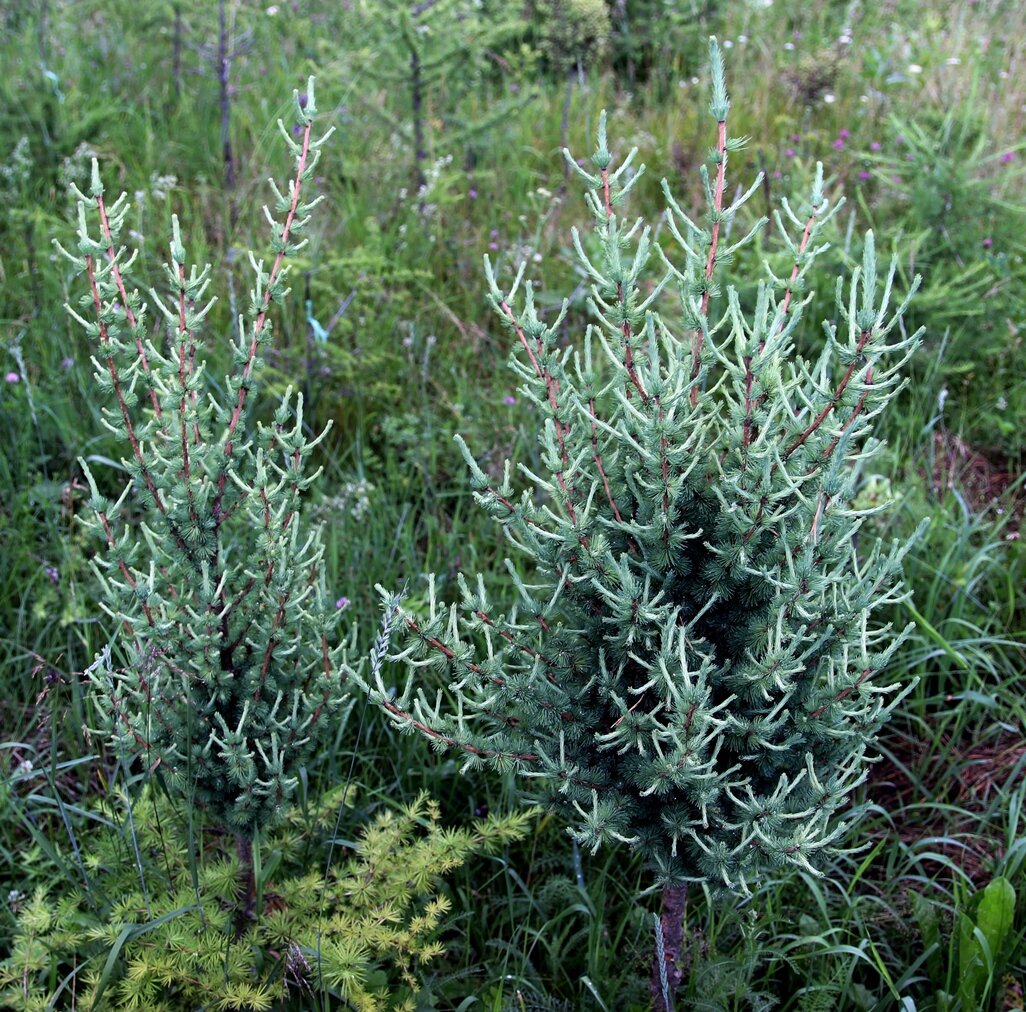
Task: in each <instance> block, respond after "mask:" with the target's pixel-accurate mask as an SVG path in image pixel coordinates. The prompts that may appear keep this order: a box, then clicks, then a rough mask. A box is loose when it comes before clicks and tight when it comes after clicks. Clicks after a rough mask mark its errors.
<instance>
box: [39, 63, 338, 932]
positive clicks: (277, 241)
mask: <svg viewBox="0 0 1026 1012" xmlns="http://www.w3.org/2000/svg"><path fill="white" fill-rule="evenodd" d="M313 89H314V82H313V79H312V78H311V79H310V82H309V84H308V88H307V92H306V94H305V95H303V96H300V95H299V93H298V92H297V93H296V94H295V108H296V112H297V115H298V118H299V122H300V124H301V125H302V135H301V136H299V137H296V138H293V137H292V136H290V134H289V132H288V130H287V129H286V128H285V126H284V125H283V124H282V123H281V121H280V120H279V127H280V129H281V133H282V136H283V137H284V138H285V143H286V144H287V146H288V149H289V151H290V152H291V154H292V156H293V158H294V160H295V171H294V175H293V177H292V179H291V180H290V181H289V183H288V186H287V187H286V188H285V190H284V191H283V190H282V189H280V188H279V187H278V186H277V185H276V184H275V183H274V181H273V180H272V181H271V187H272V190H273V192H274V198H275V199H274V214H272V212H271V210H270V209H269V208H267V207H265V208H264V214H265V215H266V217H267V219H268V221H269V223H270V231H271V242H270V245H271V250H272V252H273V254H274V259H273V262H272V263H271V266H270V267H269V268H268V266H266V264H265V261H264V260H262V259H259V260H258V259H257V258H256V257H255V256H254V255H253V254H252V253H250V255H249V261H250V264H251V266H252V269H253V287H252V289H251V291H250V293H249V295H250V297H249V305H248V307H247V308H246V310H245V312H242V313H240V314H239V316H238V319H237V321H236V326H237V335H236V337H235V339H234V342H233V347H232V374H231V375H229V376H226V377H225V380H224V386H223V392H220V391H218V390H217V388H216V387H215V386H214V385H213V384H211V383H209V382H208V380H207V377H206V373H205V363H204V361H203V359H202V358H201V357H200V355H199V350H200V342H201V336H200V335H201V328H202V327H203V324H204V321H205V318H206V317H207V315H208V313H209V312H210V309H211V307H212V306H213V304H214V301H215V300H214V299H213V298H209V299H208V296H207V289H208V287H209V285H210V281H211V268H210V266H209V265H208V266H206V267H204V268H203V269H202V270H200V269H198V268H197V267H196V266H191V267H187V258H186V250H185V246H184V245H183V242H182V238H181V231H180V228H179V224H178V219H177V218H176V217H173V218H172V223H171V242H170V261H169V263H167V264H166V265H165V267H164V274H165V279H166V285H165V290H164V291H163V292H158V291H156V290H155V289H152V288H151V289H150V291H149V296H150V300H149V301H150V304H151V305H153V306H155V307H156V310H157V312H158V313H159V314H160V316H161V317H162V318H163V321H164V323H165V325H166V331H167V342H166V344H165V343H161V342H157V341H155V340H154V339H152V338H151V337H150V332H151V328H150V324H149V316H148V312H147V308H148V307H147V300H146V299H145V298H144V297H143V296H142V295H141V294H140V292H139V291H138V290H137V289H134V288H132V287H131V285H132V281H131V278H132V268H133V266H134V264H135V261H136V253H135V252H132V253H131V254H129V253H128V252H127V250H126V248H125V247H124V246H123V245H122V243H121V236H122V231H123V229H124V225H125V221H126V218H127V215H128V211H129V204H128V202H127V199H126V197H125V195H124V194H122V195H121V196H120V197H119V198H118V199H117V200H116V201H115V202H114V203H113V204H110V205H108V204H107V203H106V202H105V200H104V193H105V191H104V186H103V183H102V182H101V179H100V172H99V167H98V165H97V162H96V161H95V160H94V161H93V167H92V182H91V185H90V187H89V192H88V193H83V192H82V191H81V190H79V189H77V188H75V189H74V194H75V196H76V197H77V199H78V221H79V226H78V243H77V245H76V246H75V247H74V250H73V251H68V250H66V249H64V248H63V247H62V246H60V245H59V244H57V248H58V249H59V250H60V251H61V252H62V253H63V254H64V256H65V257H66V258H67V259H68V260H69V261H70V262H71V263H72V265H73V266H74V267H75V269H76V271H77V272H79V273H81V274H84V275H85V277H86V279H87V291H86V293H85V294H84V295H83V297H82V300H81V303H80V309H73V308H71V307H70V306H69V307H68V311H69V312H70V313H71V315H72V316H73V317H74V318H75V319H76V320H77V321H78V322H79V323H80V324H81V325H82V327H83V329H84V330H85V331H86V333H87V334H88V335H89V337H90V338H91V339H92V340H93V341H95V342H96V343H97V347H96V353H95V355H94V357H93V364H94V366H95V370H96V380H97V383H98V385H99V387H100V390H101V391H102V392H103V393H104V394H105V395H107V397H108V398H111V399H112V400H113V405H112V406H110V407H105V408H104V424H105V425H106V427H107V428H108V429H110V431H111V432H113V433H114V434H115V435H116V436H117V437H118V438H119V439H121V440H123V441H124V442H125V443H127V445H128V448H129V450H130V453H129V455H128V457H127V459H125V460H124V461H123V464H124V467H125V469H126V471H127V472H128V474H129V476H130V479H131V480H130V482H129V483H128V485H127V486H126V487H125V489H124V491H123V492H122V493H121V494H120V496H119V497H118V498H117V500H116V501H113V502H112V501H111V500H110V499H108V498H107V497H106V496H105V495H103V494H101V492H100V491H99V487H98V483H97V481H96V479H95V478H94V477H93V475H92V473H91V471H90V469H89V467H88V465H87V464H86V462H85V461H84V460H80V463H81V466H82V469H83V471H84V473H85V476H86V479H87V481H88V483H89V488H90V491H91V498H90V499H89V506H90V509H91V511H92V512H93V514H94V516H93V518H92V519H91V520H90V521H88V523H89V525H90V526H91V527H92V528H93V529H94V530H95V531H96V532H97V533H98V535H99V537H100V540H101V541H102V543H103V545H104V551H103V553H102V554H101V555H100V556H99V557H98V558H97V560H96V563H95V565H96V569H97V572H98V574H99V576H100V579H101V581H102V586H103V591H104V595H105V605H104V608H105V610H106V611H107V613H108V614H109V615H110V616H111V617H112V618H114V619H115V620H116V621H117V622H118V624H119V628H120V634H121V637H122V640H123V645H124V651H125V655H126V665H125V667H124V668H122V669H120V670H114V671H111V670H110V667H109V666H104V665H99V664H98V665H94V666H93V668H92V669H91V674H90V677H91V679H92V687H93V690H94V697H95V699H96V701H97V703H98V708H99V711H100V713H101V715H102V732H103V733H104V734H105V735H106V736H107V737H108V738H109V741H110V744H111V746H112V748H113V751H114V754H115V755H116V756H117V757H118V758H119V759H121V760H124V761H126V762H131V761H133V760H134V759H136V758H137V757H138V758H141V761H142V762H143V763H144V764H145V767H146V769H148V770H149V771H151V772H153V771H158V770H159V772H160V774H161V775H162V776H163V778H164V779H165V781H166V782H167V783H168V784H170V785H171V786H172V787H173V788H176V789H177V790H179V791H180V792H182V793H184V794H186V795H188V796H189V797H190V798H192V799H195V801H197V802H198V803H200V804H201V805H202V806H203V807H204V808H205V809H206V810H208V811H209V813H210V814H211V815H212V816H213V817H214V819H215V820H216V821H217V822H219V823H220V824H222V825H223V826H225V827H226V828H227V829H229V830H230V831H231V832H232V833H233V834H235V836H236V838H237V842H238V849H239V854H240V858H241V860H242V866H243V871H244V873H245V874H246V875H247V877H248V881H247V883H246V887H247V890H248V896H249V898H250V901H252V898H253V895H254V894H253V852H252V850H253V841H254V840H255V839H256V838H257V837H258V834H259V833H260V831H261V830H262V829H264V828H266V827H269V826H270V825H271V824H273V823H274V822H276V821H277V820H278V819H279V817H280V816H281V815H282V814H283V813H284V812H285V811H286V809H287V808H288V806H289V804H290V802H291V799H292V798H293V795H294V793H295V790H296V785H297V775H298V771H299V767H300V766H301V765H302V764H303V763H304V762H305V761H306V760H307V759H308V758H309V757H310V756H311V755H312V754H314V752H315V750H316V749H317V747H318V745H319V744H320V743H322V742H323V741H324V739H325V735H326V733H327V732H329V731H331V732H332V733H334V731H335V728H336V725H337V721H338V719H339V717H340V710H342V708H343V706H344V703H345V700H346V698H347V693H346V683H347V681H348V678H349V676H350V675H351V674H352V671H351V669H350V667H349V665H348V663H347V648H348V646H349V644H348V643H347V642H346V640H345V639H343V640H342V641H339V637H338V632H339V625H340V619H341V612H340V611H339V610H338V609H336V608H335V606H334V604H333V603H332V600H333V597H332V595H330V594H329V593H328V590H327V587H326V583H325V572H324V566H323V548H322V545H321V537H320V531H319V529H318V528H316V527H315V528H308V527H306V526H305V525H304V524H303V520H302V499H303V493H304V492H305V491H306V490H307V489H308V488H309V486H310V484H311V483H312V482H313V481H314V480H315V479H316V477H317V474H318V473H319V470H318V471H317V472H316V473H313V474H307V473H305V471H306V468H307V463H308V460H309V456H310V453H311V451H312V450H313V449H314V447H315V446H316V445H317V444H318V443H319V442H320V440H321V439H323V437H324V435H325V433H326V432H327V429H325V431H324V432H322V433H321V434H320V435H319V436H317V437H316V438H312V439H311V438H308V437H307V435H306V434H305V433H304V429H303V403H302V397H301V396H298V397H296V398H295V400H293V398H292V392H291V389H290V390H289V391H288V392H286V394H285V396H284V397H283V399H282V401H281V404H280V406H279V407H278V409H277V410H276V412H275V413H274V419H273V422H272V423H271V424H270V425H264V424H262V423H257V424H256V426H255V428H254V427H252V426H250V424H249V422H250V412H251V406H252V403H253V399H254V397H255V395H256V390H257V383H258V377H259V373H260V367H261V358H260V354H261V351H262V350H263V349H265V348H266V347H267V345H268V343H269V341H270V337H271V310H272V307H273V306H275V305H281V304H282V303H284V301H285V299H286V298H287V296H288V294H289V289H288V287H287V281H288V275H289V265H288V263H287V261H288V260H289V259H290V258H291V257H293V256H295V254H296V253H297V252H299V251H300V250H301V249H302V248H303V247H304V246H305V244H306V242H307V240H306V238H304V234H305V233H306V231H307V230H308V226H309V222H310V218H311V212H312V210H313V208H314V207H315V205H316V204H318V203H319V201H320V200H321V198H320V197H315V198H312V199H311V197H310V196H309V190H310V187H311V185H312V179H313V174H314V169H315V167H316V165H317V162H318V159H319V157H320V152H321V146H322V145H323V144H324V142H325V140H327V138H328V136H329V135H330V134H331V132H332V130H331V129H329V130H328V131H327V133H325V134H324V135H323V136H321V137H320V138H315V136H314V133H313V123H314V117H315V115H316V106H315V101H314V90H313ZM275 215H277V217H276V216H275ZM135 513H139V514H141V518H140V519H139V521H138V523H136V522H134V520H133V519H132V516H133V514H135ZM248 912H250V913H251V912H252V911H251V910H250V911H248Z"/></svg>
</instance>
